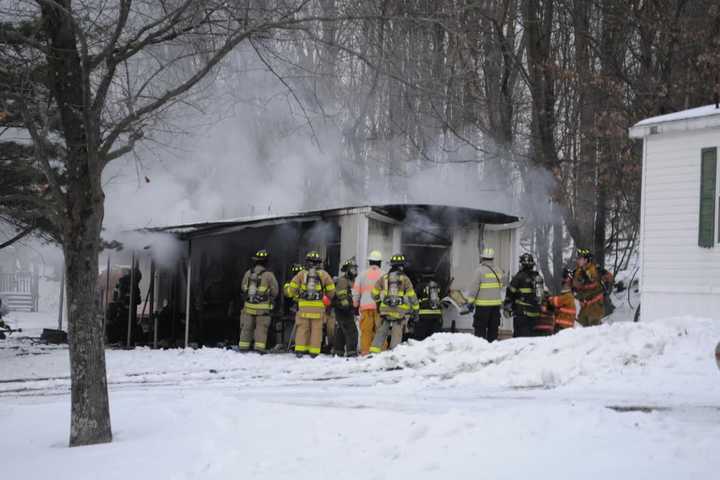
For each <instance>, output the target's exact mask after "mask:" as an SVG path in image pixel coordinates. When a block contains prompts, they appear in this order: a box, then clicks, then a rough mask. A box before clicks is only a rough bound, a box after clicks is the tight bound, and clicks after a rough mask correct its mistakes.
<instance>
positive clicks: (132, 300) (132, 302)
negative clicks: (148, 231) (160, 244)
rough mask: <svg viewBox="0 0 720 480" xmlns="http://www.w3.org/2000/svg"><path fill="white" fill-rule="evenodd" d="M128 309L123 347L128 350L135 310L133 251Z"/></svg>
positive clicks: (133, 254)
mask: <svg viewBox="0 0 720 480" xmlns="http://www.w3.org/2000/svg"><path fill="white" fill-rule="evenodd" d="M128 307H129V308H128V322H127V343H126V344H125V346H126V347H127V348H130V340H131V339H132V318H133V309H134V308H135V250H133V252H132V260H131V261H130V304H129V305H128Z"/></svg>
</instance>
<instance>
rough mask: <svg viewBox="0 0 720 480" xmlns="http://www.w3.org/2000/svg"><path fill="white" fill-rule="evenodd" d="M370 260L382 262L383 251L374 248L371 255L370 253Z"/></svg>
mask: <svg viewBox="0 0 720 480" xmlns="http://www.w3.org/2000/svg"><path fill="white" fill-rule="evenodd" d="M368 261H370V262H382V253H380V250H373V251H372V252H370V255H368Z"/></svg>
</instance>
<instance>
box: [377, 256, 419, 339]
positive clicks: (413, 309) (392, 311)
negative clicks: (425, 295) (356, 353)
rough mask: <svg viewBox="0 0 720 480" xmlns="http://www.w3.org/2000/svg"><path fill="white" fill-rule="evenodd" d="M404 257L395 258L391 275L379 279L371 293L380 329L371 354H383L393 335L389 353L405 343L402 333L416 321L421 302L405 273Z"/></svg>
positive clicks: (393, 258)
mask: <svg viewBox="0 0 720 480" xmlns="http://www.w3.org/2000/svg"><path fill="white" fill-rule="evenodd" d="M405 263H406V262H405V255H402V254H396V255H393V256H392V257H391V258H390V271H389V272H388V273H386V274H385V275H383V276H382V277H380V279H379V280H378V281H377V283H376V284H375V287H374V288H373V289H372V297H373V300H375V301H376V302H377V303H378V305H379V308H378V310H379V312H380V318H381V321H380V326H379V327H378V330H377V332H375V338H374V339H373V342H372V346H371V347H370V352H371V353H379V352H381V351H382V348H383V345H384V344H385V340H386V339H387V336H388V334H390V349H393V348H395V347H396V346H397V344H399V343H400V342H401V341H402V335H403V329H404V328H405V323H406V322H407V319H408V317H410V316H412V317H415V318H416V319H417V315H418V310H419V306H418V299H417V294H416V293H415V289H414V288H413V284H412V282H411V281H410V279H409V278H408V276H407V275H405V273H404V269H405Z"/></svg>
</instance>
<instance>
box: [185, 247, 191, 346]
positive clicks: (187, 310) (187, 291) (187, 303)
mask: <svg viewBox="0 0 720 480" xmlns="http://www.w3.org/2000/svg"><path fill="white" fill-rule="evenodd" d="M191 279H192V240H188V264H187V285H186V286H185V348H187V347H188V339H189V338H190V285H191V283H190V280H191Z"/></svg>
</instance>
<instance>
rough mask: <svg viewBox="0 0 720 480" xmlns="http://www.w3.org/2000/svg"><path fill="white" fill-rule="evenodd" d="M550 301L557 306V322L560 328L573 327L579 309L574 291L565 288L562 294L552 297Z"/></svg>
mask: <svg viewBox="0 0 720 480" xmlns="http://www.w3.org/2000/svg"><path fill="white" fill-rule="evenodd" d="M550 303H551V304H552V306H553V307H555V323H556V325H557V326H558V328H560V329H563V328H573V327H574V326H575V317H576V316H577V311H576V310H575V297H574V296H573V294H572V291H571V290H563V291H562V292H560V295H556V296H554V297H550Z"/></svg>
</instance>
